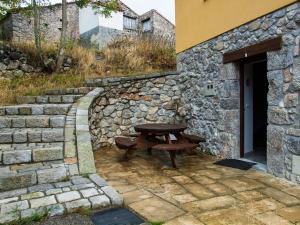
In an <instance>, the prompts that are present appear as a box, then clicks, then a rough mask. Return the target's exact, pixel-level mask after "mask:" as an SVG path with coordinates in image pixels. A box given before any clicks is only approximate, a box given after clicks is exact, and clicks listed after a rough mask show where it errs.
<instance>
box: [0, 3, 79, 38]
mask: <svg viewBox="0 0 300 225" xmlns="http://www.w3.org/2000/svg"><path fill="white" fill-rule="evenodd" d="M25 12H26V9H19V10H18V11H13V12H11V13H9V14H8V15H7V16H6V17H5V18H4V19H3V20H2V21H0V31H1V39H2V40H6V41H18V42H19V41H28V40H34V34H33V18H32V17H30V16H28V15H27V14H26V13H25ZM40 14H41V31H42V38H43V39H44V40H47V41H51V42H57V41H58V40H59V38H60V33H61V26H62V25H61V18H62V12H61V4H56V5H52V6H47V7H43V8H41V13H40ZM67 16H68V30H67V34H68V36H69V38H71V39H79V38H80V31H79V8H78V7H77V6H76V4H75V3H69V4H68V12H67Z"/></svg>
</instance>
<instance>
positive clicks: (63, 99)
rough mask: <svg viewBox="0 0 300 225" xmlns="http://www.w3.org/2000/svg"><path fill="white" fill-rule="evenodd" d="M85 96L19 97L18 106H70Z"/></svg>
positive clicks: (17, 98) (17, 99)
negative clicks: (69, 104)
mask: <svg viewBox="0 0 300 225" xmlns="http://www.w3.org/2000/svg"><path fill="white" fill-rule="evenodd" d="M82 96H83V95H44V96H18V97H16V101H17V103H18V104H52V103H53V104H61V103H62V104H68V103H74V102H76V100H77V99H79V98H80V97H82Z"/></svg>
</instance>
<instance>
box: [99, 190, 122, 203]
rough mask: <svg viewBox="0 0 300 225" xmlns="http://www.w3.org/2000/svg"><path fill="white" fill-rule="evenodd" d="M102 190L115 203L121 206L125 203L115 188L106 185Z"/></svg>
mask: <svg viewBox="0 0 300 225" xmlns="http://www.w3.org/2000/svg"><path fill="white" fill-rule="evenodd" d="M101 190H102V191H103V192H104V193H105V194H106V195H107V196H108V197H109V198H110V200H111V203H112V204H113V205H115V206H121V205H122V204H123V198H122V196H121V195H120V194H119V193H118V192H117V191H116V190H115V189H114V188H112V187H110V186H105V187H103V188H101Z"/></svg>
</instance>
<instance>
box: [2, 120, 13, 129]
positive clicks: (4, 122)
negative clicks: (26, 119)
mask: <svg viewBox="0 0 300 225" xmlns="http://www.w3.org/2000/svg"><path fill="white" fill-rule="evenodd" d="M10 127H11V119H9V118H0V128H10Z"/></svg>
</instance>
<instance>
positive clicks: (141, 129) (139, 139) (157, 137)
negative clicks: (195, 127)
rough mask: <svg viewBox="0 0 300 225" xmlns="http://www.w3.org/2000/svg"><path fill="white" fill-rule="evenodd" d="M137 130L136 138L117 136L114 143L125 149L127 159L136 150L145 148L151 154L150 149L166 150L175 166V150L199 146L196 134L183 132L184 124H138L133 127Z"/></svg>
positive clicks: (185, 127) (187, 149)
mask: <svg viewBox="0 0 300 225" xmlns="http://www.w3.org/2000/svg"><path fill="white" fill-rule="evenodd" d="M134 129H135V131H136V132H137V134H136V135H134V136H136V140H135V141H133V140H131V139H130V138H126V137H118V138H116V144H117V146H118V147H119V148H122V149H126V153H125V155H124V157H125V159H126V160H128V159H129V156H130V155H132V154H133V153H134V152H135V151H136V150H147V151H148V153H149V154H151V150H152V149H154V150H159V151H167V152H169V154H170V158H171V161H172V165H173V167H174V168H176V163H175V158H176V152H179V151H190V150H193V149H195V148H196V147H197V146H199V142H201V140H200V141H199V139H198V140H197V138H199V137H197V136H193V135H187V134H184V133H183V132H184V131H185V130H186V129H187V126H186V125H185V124H165V123H153V124H140V125H137V126H135V127H134Z"/></svg>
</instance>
